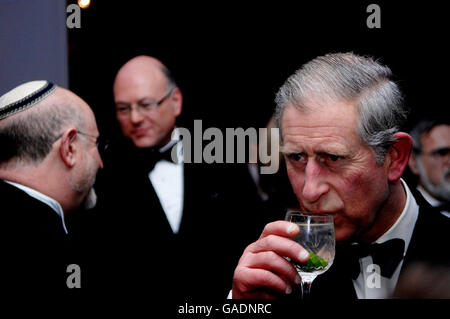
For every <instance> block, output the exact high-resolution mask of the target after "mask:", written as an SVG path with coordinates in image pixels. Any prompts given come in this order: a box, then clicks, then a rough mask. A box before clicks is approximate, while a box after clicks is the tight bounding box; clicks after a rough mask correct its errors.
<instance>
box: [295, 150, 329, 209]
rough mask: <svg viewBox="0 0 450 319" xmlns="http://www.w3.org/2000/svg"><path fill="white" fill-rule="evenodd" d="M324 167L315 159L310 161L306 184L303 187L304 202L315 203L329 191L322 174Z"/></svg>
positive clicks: (307, 166)
mask: <svg viewBox="0 0 450 319" xmlns="http://www.w3.org/2000/svg"><path fill="white" fill-rule="evenodd" d="M321 170H322V167H321V166H320V165H319V164H318V163H317V162H316V160H315V159H314V158H310V159H308V163H307V164H306V168H305V182H304V185H303V192H302V195H303V198H304V200H306V201H308V202H310V203H315V202H317V201H319V200H320V198H321V197H322V196H323V195H324V194H326V193H327V192H328V191H329V186H328V184H327V183H326V182H325V181H324V177H323V176H322V174H321Z"/></svg>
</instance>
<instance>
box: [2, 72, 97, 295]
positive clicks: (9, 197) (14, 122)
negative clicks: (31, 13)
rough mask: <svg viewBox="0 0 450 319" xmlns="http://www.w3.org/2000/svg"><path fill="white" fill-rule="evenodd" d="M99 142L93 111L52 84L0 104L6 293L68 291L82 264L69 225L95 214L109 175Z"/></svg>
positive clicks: (30, 85) (37, 84) (20, 90)
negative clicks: (78, 213)
mask: <svg viewBox="0 0 450 319" xmlns="http://www.w3.org/2000/svg"><path fill="white" fill-rule="evenodd" d="M98 137H99V133H98V129H97V124H96V121H95V117H94V113H93V112H92V110H91V109H90V108H89V106H88V105H87V104H86V103H85V102H84V101H83V100H82V99H80V98H79V97H78V96H76V95H75V94H73V93H72V92H70V91H68V90H65V89H63V88H60V87H57V86H56V85H54V84H52V83H50V82H48V81H32V82H27V83H25V84H22V85H20V86H18V87H16V88H14V89H13V90H11V91H9V92H7V93H6V94H4V95H3V96H1V97H0V145H2V151H1V155H0V198H1V201H2V208H1V215H2V222H1V228H2V229H1V231H0V234H1V236H2V237H1V251H2V274H3V281H2V289H4V290H5V291H8V292H11V291H17V290H20V291H21V292H26V291H29V290H38V291H44V290H55V289H67V288H68V286H67V281H66V279H67V277H68V276H69V274H68V273H67V268H68V266H69V265H70V264H72V263H74V262H75V263H77V262H78V260H77V259H76V258H74V256H73V251H72V250H71V242H70V241H69V235H70V233H69V231H68V229H67V227H66V223H65V218H66V217H67V216H68V215H70V214H71V213H72V212H74V211H75V210H76V209H77V208H78V207H80V206H84V207H86V208H92V207H93V206H95V203H96V195H95V192H94V189H93V185H94V182H95V178H96V174H97V171H98V170H99V169H101V168H103V162H102V159H101V158H100V154H99V152H98V149H97V147H96V144H97V141H98ZM69 230H70V229H69ZM81 268H82V267H81ZM81 270H83V269H81ZM81 286H83V285H81Z"/></svg>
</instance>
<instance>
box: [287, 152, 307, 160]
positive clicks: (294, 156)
mask: <svg viewBox="0 0 450 319" xmlns="http://www.w3.org/2000/svg"><path fill="white" fill-rule="evenodd" d="M288 158H289V159H291V160H293V161H296V162H300V161H301V160H302V159H304V156H303V154H301V153H292V154H289V155H288Z"/></svg>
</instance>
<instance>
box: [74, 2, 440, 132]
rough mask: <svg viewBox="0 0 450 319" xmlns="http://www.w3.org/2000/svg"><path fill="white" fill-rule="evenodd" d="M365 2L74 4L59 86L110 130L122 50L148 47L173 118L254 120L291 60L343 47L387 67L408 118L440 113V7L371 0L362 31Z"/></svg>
mask: <svg viewBox="0 0 450 319" xmlns="http://www.w3.org/2000/svg"><path fill="white" fill-rule="evenodd" d="M71 2H72V1H68V3H71ZM373 2H374V1H350V2H348V1H346V2H345V4H335V3H334V2H333V3H332V2H331V1H330V3H328V2H322V1H320V2H319V1H317V2H315V4H310V2H306V1H291V2H279V1H277V2H275V1H264V2H261V1H245V2H244V1H241V2H234V1H208V2H198V1H184V2H183V3H182V4H179V3H176V2H175V3H172V2H171V3H169V2H166V1H145V2H144V1H126V2H125V1H121V2H114V1H101V0H93V1H92V5H91V6H90V7H89V8H88V9H84V10H82V12H81V13H82V14H81V28H80V29H69V30H68V32H69V37H68V39H69V87H70V89H71V90H73V91H74V92H75V93H76V94H78V95H80V96H81V97H83V98H84V99H85V100H86V101H87V102H88V104H90V105H91V107H92V108H93V109H94V111H95V113H96V115H97V119H98V123H99V128H100V130H101V131H102V133H106V134H107V135H113V134H114V133H115V132H117V130H116V126H115V119H114V112H113V109H114V107H113V99H112V83H113V80H114V76H115V74H116V72H117V70H118V69H119V68H120V66H121V65H122V64H123V63H125V62H126V61H127V60H129V59H130V58H131V57H133V56H136V55H139V54H147V55H152V56H154V57H156V58H158V59H160V60H161V61H163V63H165V64H166V65H167V66H168V68H169V69H170V70H171V71H172V73H173V74H174V76H175V79H176V80H177V82H178V85H179V87H180V88H181V90H182V92H183V94H184V110H183V115H182V117H181V118H180V121H179V125H180V126H189V125H190V124H192V122H193V119H203V121H204V124H203V128H205V127H207V126H216V127H220V128H221V127H244V128H245V127H264V126H265V125H266V124H267V121H268V120H269V118H270V116H271V114H272V112H273V110H274V102H273V101H274V96H275V93H276V91H277V90H278V88H279V87H280V86H281V85H282V83H283V82H284V80H286V78H287V77H288V76H289V75H290V74H292V73H293V72H294V71H295V70H296V69H297V68H299V67H300V66H301V65H302V64H303V63H305V62H307V61H308V60H310V59H312V58H314V57H315V56H318V55H322V54H325V53H328V52H340V51H353V52H355V53H358V54H363V55H370V56H374V57H376V58H378V59H380V60H381V61H382V62H383V63H385V64H387V65H388V66H390V67H391V69H392V71H393V73H394V75H395V79H396V81H397V82H398V83H399V85H400V87H401V88H402V90H403V92H404V94H405V96H406V102H407V104H408V105H409V106H410V107H411V109H412V112H411V115H410V123H412V122H414V121H415V120H416V119H418V118H420V117H423V116H430V115H433V114H436V113H438V114H439V113H441V114H442V113H443V112H445V110H446V109H448V106H447V101H446V96H447V94H446V92H447V91H448V90H447V88H446V86H447V83H448V81H447V80H446V76H445V77H443V76H441V75H442V74H446V71H445V70H446V69H448V58H447V50H446V49H444V45H445V42H446V41H447V32H446V30H447V27H446V23H445V14H446V10H445V8H443V7H442V6H441V5H437V4H434V3H433V2H427V4H426V5H424V4H415V3H414V2H406V1H405V2H401V1H395V3H394V1H390V2H384V1H376V3H377V4H378V5H380V7H381V29H369V28H368V27H367V25H366V19H367V17H368V16H369V14H370V13H367V12H366V8H367V6H368V5H369V4H370V3H373ZM205 123H206V124H205ZM410 125H411V124H409V126H410Z"/></svg>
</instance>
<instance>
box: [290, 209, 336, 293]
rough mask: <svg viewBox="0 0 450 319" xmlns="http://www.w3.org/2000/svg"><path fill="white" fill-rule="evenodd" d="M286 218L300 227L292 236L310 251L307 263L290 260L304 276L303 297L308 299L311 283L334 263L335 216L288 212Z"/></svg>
mask: <svg viewBox="0 0 450 319" xmlns="http://www.w3.org/2000/svg"><path fill="white" fill-rule="evenodd" d="M286 220H287V221H290V222H292V223H295V224H297V225H298V226H299V227H300V234H299V235H298V236H297V237H294V238H292V239H293V240H294V241H296V242H297V243H299V244H300V245H302V246H303V248H305V249H306V250H307V251H308V252H309V261H308V262H306V263H297V262H294V261H292V260H290V262H291V263H292V264H293V265H294V267H295V268H296V269H297V272H298V273H299V275H300V276H301V277H302V298H303V299H308V298H309V295H310V291H311V284H312V282H313V280H314V279H316V277H317V276H318V275H320V274H323V273H324V272H325V271H327V270H328V269H329V268H330V267H331V265H332V264H333V260H334V254H335V237H334V222H333V216H332V215H329V214H323V213H303V212H288V213H287V214H286Z"/></svg>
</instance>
